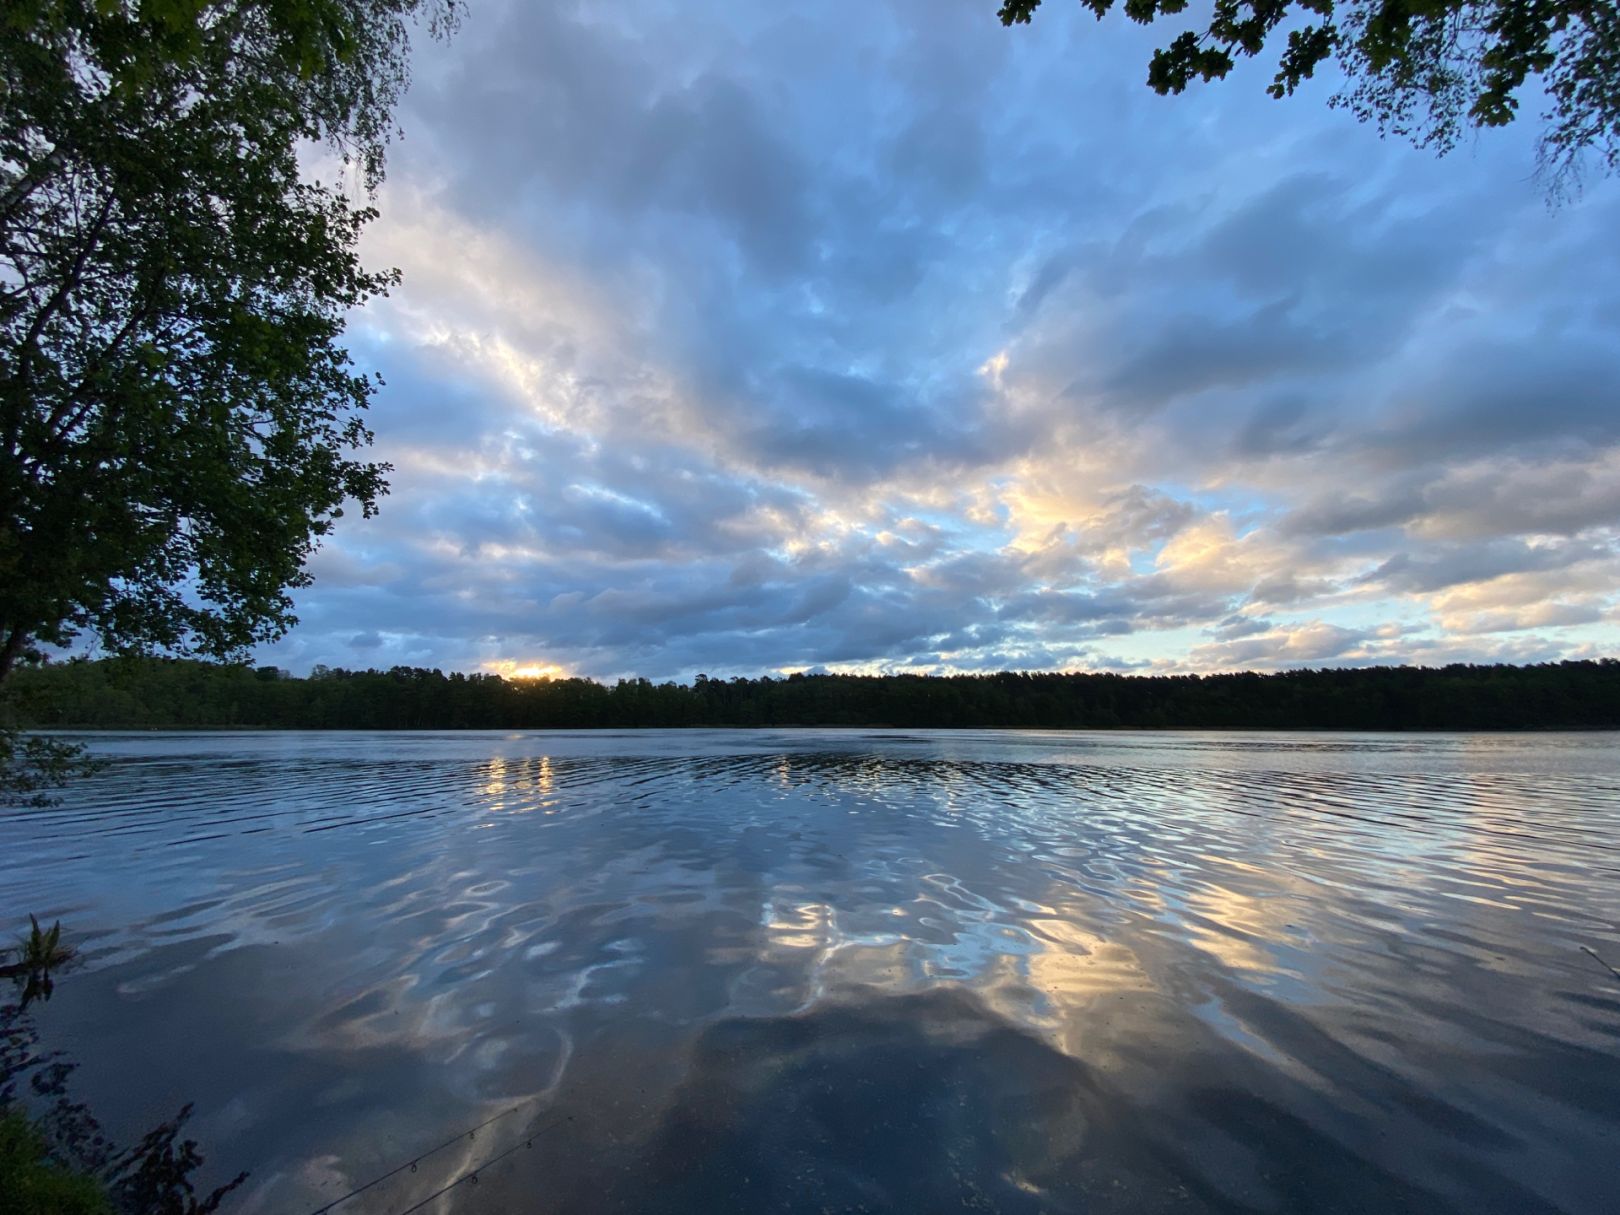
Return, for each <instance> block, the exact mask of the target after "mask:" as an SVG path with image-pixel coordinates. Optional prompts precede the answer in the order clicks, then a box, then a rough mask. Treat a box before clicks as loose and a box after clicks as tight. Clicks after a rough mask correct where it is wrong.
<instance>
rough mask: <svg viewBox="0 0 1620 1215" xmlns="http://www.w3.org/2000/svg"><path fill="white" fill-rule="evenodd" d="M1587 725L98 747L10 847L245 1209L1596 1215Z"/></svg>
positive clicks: (92, 1011)
mask: <svg viewBox="0 0 1620 1215" xmlns="http://www.w3.org/2000/svg"><path fill="white" fill-rule="evenodd" d="M1612 743H1613V739H1612V738H1608V737H1605V736H1600V735H1562V736H1559V735H1539V736H1516V737H1515V736H1499V737H1470V736H1461V735H1459V736H1449V737H1436V738H1420V739H1414V738H1399V737H1393V736H1372V735H1368V736H1335V737H1334V738H1332V739H1324V738H1321V737H1305V736H1259V735H1245V736H1241V737H1231V736H1221V735H1173V736H1167V735H1107V736H1076V735H1061V734H1026V735H1012V734H970V733H941V734H930V735H907V734H904V733H900V732H894V731H866V732H854V731H851V732H836V731H832V732H827V731H803V732H794V731H784V732H749V733H729V732H723V731H716V732H706V733H705V732H698V733H693V732H680V733H675V732H671V733H659V732H650V733H639V734H636V733H623V734H617V735H614V734H591V735H555V734H552V735H520V734H511V735H502V734H485V735H465V734H463V735H453V736H452V735H431V734H418V735H393V736H380V735H330V734H323V735H307V736H297V735H285V734H277V735H218V734H211V735H194V736H102V737H99V738H97V739H95V740H94V745H95V748H96V750H97V751H98V753H99V754H101V755H102V756H103V757H105V758H107V759H108V760H109V763H108V766H107V768H106V769H105V770H104V771H103V772H102V773H101V774H100V775H98V776H96V777H94V778H92V779H91V780H89V781H87V782H86V783H84V784H83V785H82V786H80V787H79V788H78V789H76V790H74V791H73V792H72V793H71V795H70V797H69V799H68V800H67V801H65V802H64V803H63V804H62V805H61V806H59V807H56V808H53V809H48V810H43V811H33V810H31V811H27V812H23V811H17V812H3V813H0V849H4V850H10V854H12V855H17V856H23V857H26V858H28V863H27V864H26V865H25V866H20V867H18V868H16V869H15V870H12V871H10V872H9V873H8V882H10V883H11V884H12V886H13V887H15V889H14V890H13V891H12V892H11V893H12V895H13V897H14V898H16V899H17V900H20V901H22V902H23V903H24V904H25V905H28V906H34V907H38V908H39V909H40V910H41V911H42V912H44V913H45V914H47V915H49V916H51V917H54V916H57V915H61V916H63V917H64V918H66V919H68V920H69V922H70V923H72V924H73V925H75V926H76V927H77V928H82V930H83V932H82V937H83V955H82V956H83V967H82V970H81V972H80V973H78V974H75V976H74V978H73V981H72V982H71V983H66V984H63V985H62V986H61V987H60V988H59V990H58V991H57V993H56V995H55V997H54V999H53V1001H52V1005H51V1013H52V1021H53V1024H54V1025H55V1026H56V1027H57V1029H58V1031H59V1032H60V1033H61V1034H62V1036H63V1039H64V1041H65V1042H68V1043H71V1046H72V1049H73V1050H74V1052H75V1054H76V1056H77V1057H78V1058H79V1059H80V1060H82V1064H83V1066H82V1067H81V1068H80V1070H79V1072H78V1073H76V1080H77V1083H78V1086H79V1088H80V1091H81V1092H82V1093H83V1094H84V1095H85V1097H86V1099H87V1100H88V1101H89V1102H90V1104H91V1105H92V1107H93V1108H95V1109H96V1110H97V1112H98V1114H99V1115H100V1116H102V1117H103V1118H104V1119H105V1120H106V1121H107V1123H108V1125H109V1126H111V1127H114V1128H115V1129H117V1130H118V1132H119V1133H120V1134H123V1135H126V1136H128V1135H130V1134H133V1133H135V1131H136V1128H139V1127H141V1126H143V1125H149V1124H150V1121H151V1117H150V1115H151V1113H152V1111H153V1110H154V1108H159V1109H161V1108H163V1107H165V1106H166V1107H167V1108H169V1109H172V1108H177V1107H178V1106H179V1105H180V1104H181V1103H182V1102H183V1101H187V1100H195V1102H196V1106H195V1109H196V1113H195V1116H194V1120H193V1130H192V1131H191V1133H194V1134H196V1135H197V1137H198V1138H199V1139H200V1140H201V1141H202V1142H205V1143H207V1144H209V1145H210V1153H209V1154H210V1156H211V1157H215V1158H217V1159H218V1161H219V1162H220V1165H219V1166H218V1171H217V1172H216V1171H214V1167H215V1166H213V1164H212V1163H210V1164H209V1165H204V1166H203V1167H202V1168H200V1169H199V1170H198V1172H197V1178H198V1183H199V1186H200V1187H201V1186H209V1185H218V1184H222V1183H223V1182H225V1181H227V1180H229V1177H230V1176H231V1175H232V1174H233V1173H234V1171H235V1169H237V1168H242V1167H249V1168H251V1170H252V1173H251V1177H250V1179H249V1181H248V1183H247V1184H246V1185H244V1186H243V1187H242V1188H241V1189H240V1190H239V1191H237V1192H235V1193H233V1194H232V1195H231V1198H230V1200H229V1203H228V1205H227V1208H226V1209H228V1210H229V1209H235V1210H241V1211H244V1212H271V1211H277V1212H279V1211H293V1212H309V1211H315V1210H319V1209H322V1208H326V1207H330V1208H331V1210H332V1211H333V1212H334V1215H346V1213H348V1212H370V1213H372V1215H402V1213H403V1212H404V1211H407V1210H410V1209H412V1208H418V1209H423V1210H430V1211H439V1212H450V1211H454V1212H463V1211H465V1212H479V1211H492V1212H493V1211H541V1212H543V1211H558V1212H576V1211H577V1212H587V1211H667V1212H708V1211H715V1210H765V1211H775V1210H780V1211H806V1212H809V1211H823V1210H832V1211H857V1210H866V1211H915V1210H954V1209H958V1208H961V1209H967V1210H975V1209H977V1210H992V1211H1014V1212H1019V1211H1032V1212H1033V1211H1052V1212H1065V1211H1074V1212H1122V1213H1123V1212H1134V1211H1157V1210H1163V1211H1187V1212H1238V1211H1244V1212H1248V1211H1267V1212H1286V1211H1345V1212H1351V1211H1354V1212H1363V1211H1402V1210H1414V1211H1415V1210H1422V1211H1424V1212H1425V1215H1434V1213H1445V1212H1467V1213H1468V1215H1490V1213H1494V1212H1501V1213H1503V1215H1507V1213H1509V1212H1512V1213H1518V1212H1542V1211H1548V1212H1550V1211H1563V1212H1574V1213H1577V1215H1584V1213H1585V1212H1600V1211H1607V1210H1610V1209H1612V1197H1613V1194H1614V1193H1616V1192H1620V1190H1617V1185H1620V1165H1617V1164H1616V1163H1615V1155H1614V1152H1613V1143H1614V1142H1615V1137H1616V1135H1617V1134H1620V1096H1617V1094H1620V1051H1617V1049H1616V1047H1617V1045H1620V982H1617V981H1616V980H1615V978H1614V975H1613V973H1612V972H1610V971H1608V970H1606V969H1605V968H1604V967H1603V966H1602V965H1600V964H1598V963H1597V962H1596V961H1594V959H1593V958H1592V957H1590V956H1588V954H1587V953H1586V952H1583V951H1585V950H1591V951H1592V952H1594V953H1596V954H1597V955H1599V956H1600V957H1606V958H1609V959H1610V960H1614V959H1615V958H1616V957H1620V932H1617V929H1616V925H1617V923H1620V884H1617V883H1616V882H1615V876H1616V869H1617V867H1620V754H1617V751H1616V748H1615V747H1614V746H1613V745H1612ZM469 1128H476V1133H474V1134H470V1135H469V1134H465V1132H466V1131H467V1130H468V1129H469ZM435 1148H437V1150H432V1149H435ZM413 1163H414V1164H415V1165H416V1167H415V1168H414V1169H412V1168H411V1167H410V1166H411V1165H412V1164H413ZM474 1177H476V1178H477V1180H476V1182H474V1181H473V1178H474ZM378 1179H380V1180H378ZM372 1181H376V1182H377V1183H376V1184H374V1185H368V1183H370V1182H372ZM361 1187H365V1188H364V1189H361ZM356 1190H360V1192H358V1193H355V1192H354V1191H356ZM334 1203H335V1204H337V1205H335V1206H334V1205H332V1204H334ZM419 1204H425V1205H420V1206H419Z"/></svg>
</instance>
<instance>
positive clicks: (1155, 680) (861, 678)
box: [12, 658, 1620, 730]
mask: <svg viewBox="0 0 1620 1215" xmlns="http://www.w3.org/2000/svg"><path fill="white" fill-rule="evenodd" d="M13 682H14V687H13V689H12V690H13V693H14V696H13V699H12V705H13V711H14V712H15V713H16V714H17V716H18V719H19V722H20V724H23V725H27V726H34V727H40V728H48V727H88V728H115V727H147V728H151V727H243V728H246V727H256V728H259V727H262V728H281V729H366V730H396V729H544V728H600V727H627V726H904V727H928V726H977V727H1003V726H1009V727H1010V726H1024V727H1058V728H1085V727H1091V728H1128V727H1141V728H1164V727H1182V728H1197V727H1207V728H1233V727H1236V728H1248V729H1327V730H1440V729H1457V730H1473V729H1556V728H1564V729H1591V728H1620V661H1617V660H1615V659H1611V658H1605V659H1602V660H1600V661H1595V662H1560V663H1547V664H1542V665H1537V666H1522V667H1517V666H1462V665H1456V666H1448V667H1438V668H1428V667H1370V668H1362V669H1352V670H1316V671H1288V672H1284V673H1281V674H1275V675H1259V674H1254V673H1243V674H1231V675H1206V676H1202V677H1200V676H1197V675H1175V676H1141V675H1116V674H1100V673H1099V674H1038V673H1035V674H1031V673H1021V672H1003V673H1000V674H994V675H951V676H928V675H873V676H865V675H791V676H788V677H786V678H772V677H769V676H766V677H762V678H758V679H742V678H738V679H726V680H722V679H708V678H706V677H704V676H701V675H700V676H698V678H697V681H696V682H695V683H692V684H677V683H651V682H649V681H648V680H645V679H631V680H621V681H619V682H618V683H615V684H611V685H609V684H601V683H596V682H594V681H591V680H587V679H553V680H512V679H503V678H501V677H500V676H498V675H484V674H478V675H463V674H460V673H451V674H448V675H446V674H444V673H442V672H440V671H430V670H422V669H420V668H415V667H395V668H393V669H392V670H388V671H343V670H328V669H326V668H321V667H317V668H316V670H315V672H314V673H313V674H312V675H311V676H310V677H308V678H304V679H299V678H292V677H289V676H287V675H286V674H285V673H283V672H280V671H277V670H276V669H275V668H273V667H260V668H256V669H255V668H252V667H248V666H220V665H214V664H210V663H203V662H192V661H184V660H179V659H120V658H109V659H100V660H96V661H87V660H82V659H76V660H72V661H69V662H62V663H50V664H46V665H44V666H40V667H36V668H33V669H29V670H24V671H20V672H18V673H17V675H16V677H15V679H14V681H13Z"/></svg>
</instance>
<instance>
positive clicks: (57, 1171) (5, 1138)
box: [0, 1112, 112, 1215]
mask: <svg viewBox="0 0 1620 1215" xmlns="http://www.w3.org/2000/svg"><path fill="white" fill-rule="evenodd" d="M111 1211H112V1206H111V1205H110V1204H109V1203H108V1201H107V1194H106V1191H105V1190H103V1189H102V1186H101V1183H100V1182H99V1181H97V1180H96V1179H95V1178H94V1177H88V1176H86V1175H84V1174H83V1173H74V1172H71V1171H70V1170H68V1169H66V1168H63V1167H62V1166H61V1165H60V1164H57V1163H56V1162H55V1161H54V1160H52V1159H51V1158H50V1156H49V1154H48V1152H47V1150H46V1147H45V1140H44V1138H43V1137H42V1136H41V1135H40V1133H39V1132H38V1131H37V1130H35V1129H34V1126H33V1124H32V1123H30V1122H29V1121H28V1119H27V1118H25V1117H23V1115H21V1114H19V1113H16V1112H12V1113H7V1114H4V1115H0V1215H109V1213H110V1212H111Z"/></svg>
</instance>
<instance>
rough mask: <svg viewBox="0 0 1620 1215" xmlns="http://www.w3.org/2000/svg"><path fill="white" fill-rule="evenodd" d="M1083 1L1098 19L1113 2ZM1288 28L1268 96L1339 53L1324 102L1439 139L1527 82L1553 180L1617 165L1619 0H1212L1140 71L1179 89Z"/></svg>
mask: <svg viewBox="0 0 1620 1215" xmlns="http://www.w3.org/2000/svg"><path fill="white" fill-rule="evenodd" d="M1081 2H1082V3H1083V4H1084V5H1085V7H1086V8H1088V9H1090V10H1091V11H1092V12H1093V13H1095V14H1096V16H1097V17H1098V18H1099V19H1100V18H1102V17H1103V16H1104V15H1106V14H1107V13H1108V11H1109V10H1110V9H1112V8H1113V6H1114V0H1081ZM1040 3H1041V0H1003V3H1002V6H1001V9H1000V12H999V16H1000V17H1001V21H1002V24H1003V25H1014V24H1025V23H1028V22H1029V20H1030V18H1031V17H1033V16H1034V13H1035V10H1036V9H1037V8H1039V7H1040ZM1186 9H1187V0H1125V15H1126V16H1127V17H1129V18H1130V19H1131V20H1133V21H1137V22H1140V23H1142V24H1144V25H1146V24H1151V23H1152V22H1154V21H1156V20H1158V19H1159V18H1161V17H1163V18H1171V17H1179V16H1181V15H1182V14H1183V13H1185V12H1186ZM1198 25H1202V26H1203V28H1202V29H1198V28H1197V26H1198ZM1285 29H1286V33H1287V38H1286V42H1285V44H1284V46H1283V48H1282V51H1281V53H1280V54H1279V55H1278V58H1277V73H1276V75H1275V76H1274V77H1273V79H1272V81H1271V84H1270V85H1269V86H1268V88H1267V90H1266V91H1267V92H1268V93H1270V94H1271V96H1273V97H1276V98H1283V97H1288V96H1291V95H1292V94H1293V93H1294V91H1295V90H1296V89H1298V88H1299V87H1301V85H1303V84H1304V82H1305V81H1306V80H1308V79H1310V78H1311V77H1312V76H1313V75H1314V74H1315V72H1316V69H1317V68H1318V67H1320V66H1322V64H1323V63H1324V62H1326V61H1327V60H1328V59H1330V58H1336V59H1337V60H1338V63H1339V65H1340V67H1341V68H1342V69H1343V72H1344V75H1345V78H1346V82H1347V83H1346V85H1345V87H1344V89H1343V90H1342V91H1341V92H1339V93H1338V94H1337V95H1336V96H1335V97H1334V98H1333V99H1332V104H1334V105H1337V106H1342V107H1344V108H1347V109H1349V110H1351V111H1352V112H1353V113H1354V114H1355V115H1356V116H1357V117H1358V118H1361V119H1362V120H1364V121H1366V120H1371V121H1373V122H1376V123H1377V124H1378V125H1379V127H1380V129H1381V130H1383V131H1385V132H1388V133H1392V134H1398V135H1401V136H1403V137H1407V138H1410V139H1412V140H1413V141H1414V142H1416V143H1417V144H1418V145H1419V146H1424V147H1433V148H1435V149H1436V150H1437V151H1439V152H1442V153H1444V152H1446V151H1449V150H1450V149H1451V147H1452V146H1453V145H1454V144H1455V143H1456V141H1457V139H1458V137H1459V136H1460V135H1461V134H1462V133H1463V131H1464V130H1466V129H1468V128H1470V127H1497V126H1504V125H1506V124H1507V123H1509V122H1512V121H1513V120H1514V118H1516V117H1517V116H1518V113H1519V109H1520V104H1521V97H1522V95H1523V93H1524V92H1525V90H1526V89H1527V88H1531V87H1532V82H1534V85H1537V86H1539V88H1540V90H1541V91H1542V92H1543V93H1544V94H1545V97H1546V102H1545V110H1544V113H1543V119H1544V123H1545V125H1544V128H1543V132H1542V139H1541V152H1540V159H1541V167H1542V169H1543V171H1544V172H1546V173H1547V174H1548V175H1549V179H1550V184H1551V186H1552V187H1553V189H1554V190H1559V189H1562V188H1564V187H1566V186H1567V185H1569V184H1570V183H1571V182H1572V181H1573V179H1574V177H1575V176H1576V174H1577V173H1578V172H1579V170H1580V167H1581V164H1582V160H1583V158H1584V154H1585V153H1587V152H1588V151H1590V152H1593V153H1595V154H1596V156H1597V157H1598V159H1599V161H1600V163H1601V165H1602V168H1603V170H1604V171H1606V172H1614V171H1616V170H1617V169H1620V9H1617V6H1616V5H1615V3H1614V2H1613V0H1341V2H1340V3H1338V4H1335V3H1334V0H1215V2H1214V11H1213V13H1212V15H1211V17H1210V19H1209V21H1208V23H1207V24H1204V23H1203V22H1202V21H1199V22H1197V23H1195V24H1194V28H1191V29H1185V30H1183V31H1182V32H1180V33H1178V34H1177V35H1176V36H1175V37H1174V38H1173V39H1172V40H1171V41H1170V44H1169V45H1168V46H1167V47H1165V48H1163V49H1161V50H1158V51H1156V52H1154V55H1153V59H1152V62H1151V63H1150V65H1149V67H1148V84H1149V85H1150V86H1151V87H1152V88H1153V89H1154V90H1156V91H1157V92H1159V93H1161V94H1164V93H1180V92H1181V91H1182V90H1183V89H1185V88H1186V87H1187V86H1188V84H1190V83H1191V82H1192V81H1193V79H1194V78H1197V79H1200V80H1205V81H1209V80H1216V79H1221V78H1224V77H1225V76H1226V74H1227V73H1228V72H1230V71H1231V70H1232V68H1233V66H1234V64H1235V63H1236V61H1237V59H1238V57H1239V56H1246V57H1253V56H1256V55H1259V54H1260V53H1261V51H1262V50H1264V49H1265V46H1266V43H1267V42H1268V41H1275V40H1278V39H1280V38H1281V34H1282V32H1283V31H1284V30H1285Z"/></svg>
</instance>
